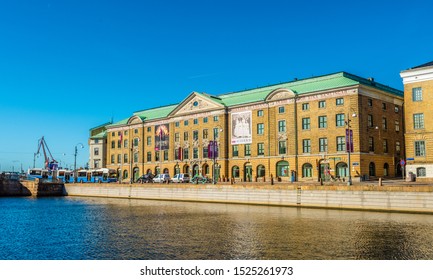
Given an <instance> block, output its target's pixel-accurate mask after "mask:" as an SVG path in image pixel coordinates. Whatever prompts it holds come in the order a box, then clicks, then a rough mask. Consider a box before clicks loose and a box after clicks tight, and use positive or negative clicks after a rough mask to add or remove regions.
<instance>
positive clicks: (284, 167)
mask: <svg viewBox="0 0 433 280" xmlns="http://www.w3.org/2000/svg"><path fill="white" fill-rule="evenodd" d="M277 176H278V177H288V176H289V163H288V162H287V161H285V160H282V161H279V162H278V163H277Z"/></svg>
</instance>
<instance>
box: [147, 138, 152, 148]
mask: <svg viewBox="0 0 433 280" xmlns="http://www.w3.org/2000/svg"><path fill="white" fill-rule="evenodd" d="M146 139H147V146H151V145H152V136H147V138H146Z"/></svg>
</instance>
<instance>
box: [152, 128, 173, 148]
mask: <svg viewBox="0 0 433 280" xmlns="http://www.w3.org/2000/svg"><path fill="white" fill-rule="evenodd" d="M169 140H170V133H169V128H168V124H161V125H156V126H155V150H156V151H164V150H168V149H169V143H170V141H169Z"/></svg>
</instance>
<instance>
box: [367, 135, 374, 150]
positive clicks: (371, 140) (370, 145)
mask: <svg viewBox="0 0 433 280" xmlns="http://www.w3.org/2000/svg"><path fill="white" fill-rule="evenodd" d="M368 151H369V152H374V138H373V137H368Z"/></svg>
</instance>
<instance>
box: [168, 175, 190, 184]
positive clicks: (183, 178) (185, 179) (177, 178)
mask: <svg viewBox="0 0 433 280" xmlns="http://www.w3.org/2000/svg"><path fill="white" fill-rule="evenodd" d="M172 181H173V183H189V174H187V173H179V174H176V175H174V177H173V179H172Z"/></svg>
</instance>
